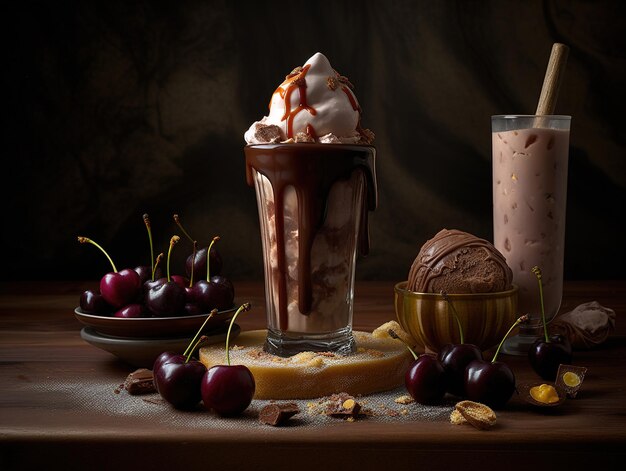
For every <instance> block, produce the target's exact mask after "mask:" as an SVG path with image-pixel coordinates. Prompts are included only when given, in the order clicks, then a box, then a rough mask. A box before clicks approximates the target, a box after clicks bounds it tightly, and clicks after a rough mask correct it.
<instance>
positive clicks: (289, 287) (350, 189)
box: [245, 143, 377, 356]
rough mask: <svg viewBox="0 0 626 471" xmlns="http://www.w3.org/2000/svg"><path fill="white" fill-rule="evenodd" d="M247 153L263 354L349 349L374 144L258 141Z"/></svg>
mask: <svg viewBox="0 0 626 471" xmlns="http://www.w3.org/2000/svg"><path fill="white" fill-rule="evenodd" d="M245 155H246V173H247V180H248V184H249V185H250V186H254V188H255V190H256V196H257V205H258V210H259V220H260V226H261V240H262V245H263V262H264V264H263V266H264V273H265V302H266V310H267V327H268V332H267V339H266V342H265V346H264V349H265V351H267V352H268V353H271V354H274V355H278V356H291V355H294V354H296V353H299V352H303V351H328V352H335V353H342V354H347V353H351V352H353V351H354V349H355V342H354V337H353V335H352V310H353V295H354V272H355V263H356V257H357V251H359V252H360V253H361V254H366V253H367V251H368V248H369V240H368V227H367V216H368V211H371V210H373V209H374V208H375V207H376V202H377V192H376V175H375V163H374V160H375V149H374V147H372V146H365V145H345V144H316V143H289V144H258V145H248V146H246V147H245Z"/></svg>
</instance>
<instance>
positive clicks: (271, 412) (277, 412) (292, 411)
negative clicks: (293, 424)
mask: <svg viewBox="0 0 626 471" xmlns="http://www.w3.org/2000/svg"><path fill="white" fill-rule="evenodd" d="M298 413H300V408H299V407H298V405H297V404H295V403H293V402H287V403H283V404H277V403H274V404H268V405H266V406H265V407H264V408H263V409H261V412H259V421H260V422H262V423H264V424H267V425H271V426H273V427H277V426H279V425H283V424H284V423H285V422H287V421H288V420H289V419H290V418H291V417H293V416H294V415H296V414H298Z"/></svg>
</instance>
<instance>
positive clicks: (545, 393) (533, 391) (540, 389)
mask: <svg viewBox="0 0 626 471" xmlns="http://www.w3.org/2000/svg"><path fill="white" fill-rule="evenodd" d="M530 395H531V396H532V398H533V399H534V400H535V401H537V402H543V403H546V404H553V403H555V402H559V393H558V392H557V391H556V389H554V386H551V385H549V384H545V383H544V384H540V385H539V386H533V387H532V388H530Z"/></svg>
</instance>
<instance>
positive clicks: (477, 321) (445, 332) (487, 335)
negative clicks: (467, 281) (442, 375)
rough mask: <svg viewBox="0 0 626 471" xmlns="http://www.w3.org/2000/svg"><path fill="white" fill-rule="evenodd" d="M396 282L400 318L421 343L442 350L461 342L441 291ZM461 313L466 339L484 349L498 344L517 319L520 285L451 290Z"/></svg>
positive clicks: (457, 309) (397, 311) (451, 298)
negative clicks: (467, 291) (461, 291)
mask: <svg viewBox="0 0 626 471" xmlns="http://www.w3.org/2000/svg"><path fill="white" fill-rule="evenodd" d="M406 285H407V282H406V281H403V282H401V283H398V284H397V285H396V286H395V289H394V291H395V308H396V316H397V317H398V322H399V323H400V325H401V326H402V328H403V329H404V330H406V331H407V332H408V333H409V334H411V335H412V336H413V338H414V339H415V340H416V341H417V343H418V345H421V346H422V347H425V348H428V349H430V350H432V351H435V352H438V351H439V350H440V349H441V347H443V346H444V345H446V344H448V343H460V341H461V340H460V336H459V331H458V330H459V329H458V326H457V323H456V321H455V319H454V316H453V315H452V310H451V309H450V307H449V305H448V303H447V302H446V300H445V299H444V298H443V296H442V295H441V294H435V293H417V292H415V291H409V290H407V289H406ZM448 298H449V299H450V302H452V303H453V304H454V307H455V308H456V312H457V313H458V315H459V319H460V322H461V326H462V327H463V333H464V335H465V343H471V344H474V345H476V346H478V348H480V349H481V350H483V351H484V350H488V349H490V348H491V347H494V346H495V345H498V343H500V341H501V340H502V338H503V337H504V334H506V332H507V330H508V329H509V327H511V325H512V324H513V323H514V322H515V320H516V319H517V316H516V310H517V286H515V285H514V286H513V288H512V289H510V290H508V291H502V292H498V293H472V294H448Z"/></svg>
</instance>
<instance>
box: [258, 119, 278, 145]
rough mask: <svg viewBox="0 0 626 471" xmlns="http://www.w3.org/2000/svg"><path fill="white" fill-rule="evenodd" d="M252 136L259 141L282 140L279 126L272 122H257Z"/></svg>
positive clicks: (274, 141) (272, 141) (273, 141)
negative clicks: (268, 123) (267, 123)
mask: <svg viewBox="0 0 626 471" xmlns="http://www.w3.org/2000/svg"><path fill="white" fill-rule="evenodd" d="M254 138H255V139H256V140H257V141H259V142H267V143H276V142H280V141H282V140H283V139H282V134H281V131H280V128H279V127H278V126H276V125H274V124H270V125H266V124H261V123H257V125H256V128H255V132H254Z"/></svg>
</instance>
